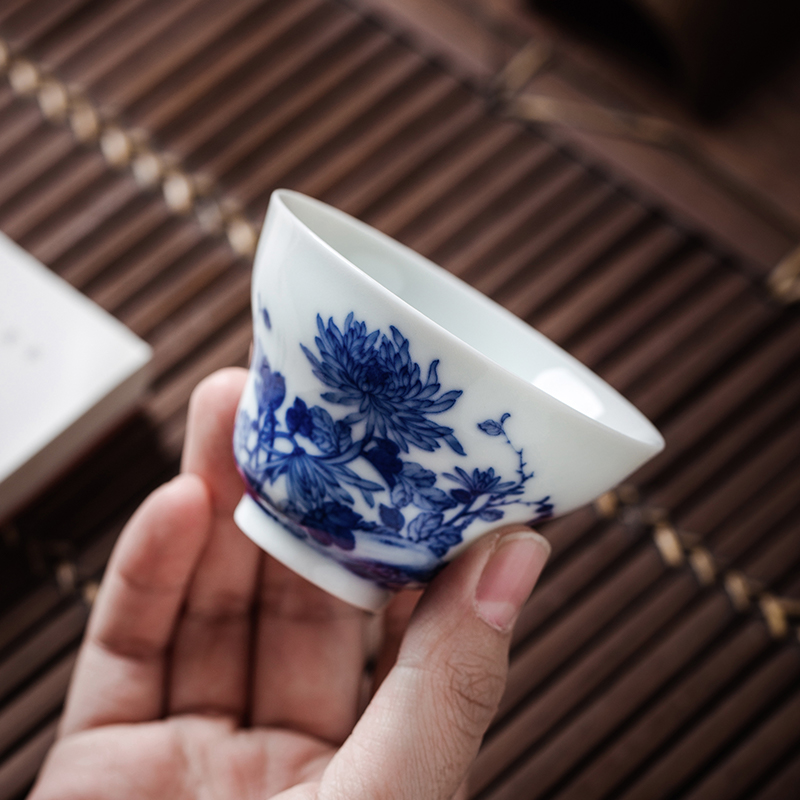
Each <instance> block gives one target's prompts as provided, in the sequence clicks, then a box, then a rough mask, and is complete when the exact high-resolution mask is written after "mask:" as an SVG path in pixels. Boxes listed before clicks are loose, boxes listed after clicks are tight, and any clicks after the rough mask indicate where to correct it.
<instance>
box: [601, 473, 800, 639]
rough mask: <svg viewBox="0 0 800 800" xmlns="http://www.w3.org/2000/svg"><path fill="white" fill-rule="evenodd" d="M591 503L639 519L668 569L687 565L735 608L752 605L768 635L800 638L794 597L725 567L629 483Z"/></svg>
mask: <svg viewBox="0 0 800 800" xmlns="http://www.w3.org/2000/svg"><path fill="white" fill-rule="evenodd" d="M594 509H595V512H596V513H597V516H598V517H600V518H601V519H606V520H620V521H622V522H623V524H624V523H625V521H626V518H628V519H630V518H633V519H635V520H636V521H637V524H644V525H645V526H646V528H647V529H648V530H649V532H650V535H651V537H652V539H653V543H654V544H655V547H656V549H657V550H658V553H659V555H660V556H661V560H662V561H663V562H664V564H665V565H666V566H668V567H670V568H672V569H680V568H684V567H687V566H688V567H689V568H690V569H691V570H692V572H693V573H694V575H695V577H696V578H697V581H698V583H699V584H700V585H701V586H704V587H710V586H714V585H721V586H722V588H723V589H724V590H725V593H726V594H727V595H728V598H729V599H730V601H731V605H732V606H733V608H734V609H735V610H736V611H737V612H739V613H740V614H747V613H750V611H751V610H753V609H757V610H758V612H759V613H760V614H761V616H762V617H763V619H764V622H765V624H766V626H767V629H768V630H769V633H770V635H771V636H772V637H773V638H775V639H786V638H788V637H789V636H790V635H792V636H793V637H794V638H795V639H796V641H797V642H798V643H800V600H796V599H794V598H789V597H778V596H776V595H775V594H773V593H772V592H769V591H767V590H766V589H765V588H764V586H763V585H762V584H761V582H760V581H757V580H755V579H754V578H750V577H748V576H747V575H745V574H744V573H743V572H741V571H740V570H737V569H725V568H724V567H723V566H722V565H721V564H720V562H719V559H718V558H717V557H716V556H715V555H714V554H713V553H712V552H711V550H709V549H708V548H707V547H704V546H703V545H702V544H701V543H700V537H699V536H698V535H697V534H693V533H690V532H687V531H683V530H681V529H680V528H679V527H678V526H676V525H675V524H674V523H673V522H672V521H671V520H670V518H669V512H667V511H665V510H664V509H662V508H655V507H653V506H648V505H646V504H644V503H641V502H640V501H639V495H638V491H637V490H636V488H635V487H634V486H631V485H630V484H623V485H621V486H619V487H617V488H616V489H612V490H611V491H610V492H606V493H605V494H604V495H602V496H601V497H599V498H598V499H597V500H596V501H595V503H594ZM631 512H633V513H631Z"/></svg>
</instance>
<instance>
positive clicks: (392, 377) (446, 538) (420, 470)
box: [234, 307, 554, 588]
mask: <svg viewBox="0 0 800 800" xmlns="http://www.w3.org/2000/svg"><path fill="white" fill-rule="evenodd" d="M260 317H261V321H262V322H263V327H264V330H265V332H266V333H267V334H268V333H269V331H270V329H271V325H270V318H269V314H268V312H267V310H266V308H264V307H262V308H261V309H260ZM317 330H318V335H317V336H316V337H315V340H314V344H315V346H316V352H313V351H312V350H311V349H310V348H309V347H307V346H306V345H305V344H300V350H301V353H302V354H303V355H304V356H305V358H306V360H307V361H308V363H309V365H310V367H311V370H312V372H313V374H314V376H315V377H316V378H317V379H318V380H319V381H320V384H321V387H320V388H321V389H322V391H321V392H320V394H319V399H320V400H321V401H323V403H324V405H312V406H310V407H309V405H308V404H307V403H306V402H305V401H304V400H303V399H301V398H300V397H297V396H295V397H294V399H293V400H290V399H289V397H288V394H289V393H288V390H287V385H286V379H285V378H284V376H283V375H282V374H281V373H280V372H276V371H273V370H272V369H271V367H270V363H269V360H268V358H267V357H266V355H265V354H264V352H263V350H262V348H261V346H260V343H259V337H258V336H256V337H255V342H256V344H255V350H254V354H253V359H254V364H253V367H254V368H255V369H254V392H255V402H256V408H257V410H256V409H253V410H256V413H255V415H253V414H251V413H250V412H249V411H248V410H247V409H246V408H244V407H243V408H241V409H240V411H239V414H238V417H237V423H236V435H235V441H234V448H235V453H236V458H237V461H238V464H239V468H240V470H241V472H242V475H243V477H244V479H245V481H246V484H247V486H248V490H249V492H250V494H251V496H252V497H253V498H254V499H255V500H256V501H257V502H258V503H259V505H260V506H261V508H262V509H264V511H265V512H266V513H268V514H270V515H271V516H273V517H275V518H276V519H278V520H279V521H280V522H281V523H283V524H284V526H286V527H287V528H288V529H289V530H290V531H292V532H293V533H294V534H295V535H297V536H299V537H300V538H303V539H305V540H306V541H309V543H311V544H313V545H314V546H316V547H318V548H320V549H325V550H326V551H328V552H329V554H331V555H333V556H334V557H335V558H336V559H337V561H339V562H341V563H342V564H343V565H344V566H346V567H347V568H348V569H350V570H351V571H352V572H354V573H355V574H357V575H360V576H362V577H366V578H369V579H371V580H373V581H375V582H377V583H378V584H380V585H382V586H386V587H388V588H398V587H401V586H408V585H414V584H421V583H425V582H427V581H429V580H430V579H431V578H432V577H433V576H434V575H435V574H436V572H438V570H439V569H440V568H441V566H443V562H442V559H443V558H444V557H445V556H446V555H447V553H448V552H449V551H450V550H451V549H452V548H453V547H455V546H456V545H458V544H460V543H461V542H462V541H463V540H464V534H465V532H466V531H467V530H468V528H469V527H470V526H471V525H472V524H473V523H475V522H476V521H477V520H482V521H483V522H498V523H499V522H500V521H501V520H502V519H503V517H504V515H505V508H506V507H507V506H509V505H524V506H529V507H530V508H531V512H532V513H531V517H532V520H531V521H532V522H538V521H541V520H542V519H546V518H548V517H550V516H551V515H552V513H553V510H554V506H553V503H552V501H551V498H550V497H549V496H546V497H542V498H541V499H538V500H525V499H523V496H524V495H525V493H526V491H527V489H526V484H528V482H529V481H531V480H532V479H533V477H534V473H533V471H529V470H528V469H527V467H528V465H527V463H526V462H525V459H524V454H523V451H522V449H521V448H520V449H517V448H516V447H515V446H514V444H513V443H512V441H511V439H510V438H509V436H508V434H507V433H506V430H505V423H506V421H507V420H508V419H509V417H510V414H503V415H502V417H501V418H500V419H499V420H493V419H487V420H484V421H482V422H479V423H476V425H477V427H478V429H479V430H481V431H482V432H483V433H484V434H486V436H487V437H490V438H496V439H498V440H499V441H500V442H502V443H503V445H504V446H505V447H509V448H511V449H512V450H513V452H514V453H515V455H516V461H517V469H516V474H515V475H514V476H513V478H512V477H509V478H507V479H506V478H504V477H502V476H501V475H499V474H497V473H496V471H495V469H494V468H493V467H491V466H488V467H485V468H478V467H473V468H472V469H464V468H463V467H462V466H460V465H459V464H458V463H456V461H457V460H460V459H461V458H464V457H466V455H467V454H466V453H465V451H464V448H463V447H462V445H461V443H460V442H459V440H458V438H457V436H456V432H455V431H454V430H453V428H451V427H448V426H447V425H444V424H442V421H443V419H444V420H446V413H447V411H449V410H450V409H451V408H452V407H453V406H454V405H455V404H456V403H457V402H458V399H459V397H461V395H462V391H461V390H460V389H450V390H447V391H443V390H442V387H441V384H440V383H439V379H438V375H437V368H438V365H439V362H438V360H434V361H433V362H431V364H430V365H429V366H428V368H427V371H426V372H425V373H424V377H423V370H422V369H421V368H420V365H419V364H417V363H416V362H415V361H414V360H413V359H412V356H411V345H410V343H409V341H408V339H407V338H405V337H404V336H403V334H402V333H401V331H399V330H398V329H397V328H395V327H391V328H390V330H389V332H388V333H384V332H382V331H380V330H374V331H369V330H368V329H367V325H366V324H365V323H364V322H361V321H358V320H356V319H355V317H354V314H353V313H350V314H349V315H348V316H347V318H346V319H345V321H344V325H343V326H342V327H341V328H340V327H339V326H338V325H337V324H336V323H335V322H334V320H333V318H329V319H328V322H327V324H325V322H324V321H323V319H322V317H321V316H319V315H318V316H317ZM298 355H300V354H298ZM487 444H488V441H487ZM443 446H444V447H447V448H449V450H450V451H452V453H453V456H454V466H453V467H452V469H451V470H448V471H445V472H442V473H441V474H436V473H435V472H433V471H432V470H430V469H427V468H425V467H423V466H422V465H421V464H420V463H418V462H417V461H415V460H414V457H413V454H414V452H415V451H427V452H432V451H434V450H438V449H439V448H441V447H443ZM279 483H280V484H282V486H281V487H280V488H281V489H282V491H280V492H273V494H276V495H280V496H284V497H286V500H285V501H284V502H281V503H279V502H277V501H276V500H275V499H274V498H273V497H271V489H273V487H277V485H278V484H279ZM358 496H360V497H361V498H362V499H363V501H364V504H365V505H366V509H369V513H367V512H366V511H365V508H364V505H363V504H357V502H356V497H358ZM357 505H358V506H359V508H360V511H359V510H357V508H356V506H357ZM357 543H358V544H360V545H364V546H362V547H359V548H358V550H357V549H356V546H357ZM354 550H356V552H353V551H354ZM359 551H366V552H367V553H368V554H373V556H374V554H375V553H376V552H379V553H381V557H380V558H376V557H369V556H367V557H365V556H364V555H363V554H362V553H360V552H359ZM412 551H413V554H414V557H413V558H410V559H409V558H408V555H409V553H411V552H412Z"/></svg>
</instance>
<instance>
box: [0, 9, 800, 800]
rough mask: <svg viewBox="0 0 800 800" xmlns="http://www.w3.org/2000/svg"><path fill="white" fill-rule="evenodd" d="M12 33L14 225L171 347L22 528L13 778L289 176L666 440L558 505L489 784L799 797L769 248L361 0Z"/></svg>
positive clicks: (794, 441) (572, 791)
mask: <svg viewBox="0 0 800 800" xmlns="http://www.w3.org/2000/svg"><path fill="white" fill-rule="evenodd" d="M0 37H2V47H0V63H2V65H3V72H4V77H3V78H2V80H0V228H2V230H3V231H5V232H6V233H7V234H9V235H10V236H11V237H13V238H14V239H15V240H16V241H18V242H19V243H20V244H22V245H23V246H25V247H26V248H28V249H29V250H30V251H31V252H32V253H34V254H35V255H36V256H38V257H39V258H40V259H41V260H42V261H44V262H45V263H46V264H48V265H49V266H50V267H51V268H52V269H53V270H54V271H55V272H57V273H58V274H60V275H61V276H63V277H64V278H66V279H67V280H68V281H70V282H71V283H72V284H74V285H75V286H77V287H78V288H79V289H80V290H81V291H83V292H84V293H86V294H87V295H88V296H89V297H91V298H92V299H93V300H95V301H96V302H98V303H99V304H100V305H102V306H103V307H104V308H106V309H108V310H109V311H110V312H111V313H113V314H114V315H115V316H117V317H118V318H119V319H121V320H122V321H123V322H124V323H125V324H126V325H128V326H129V327H130V328H131V329H132V330H133V331H135V332H136V333H137V334H138V335H140V336H142V337H143V338H145V339H146V340H147V341H148V342H150V343H151V344H152V346H153V347H154V350H155V379H154V382H153V386H152V391H151V393H150V394H149V395H148V397H147V398H146V401H145V403H144V407H143V410H142V412H141V413H140V414H139V415H137V416H136V417H135V418H134V419H132V420H130V421H129V422H128V423H126V424H125V425H124V426H123V427H122V428H121V429H120V430H118V431H117V432H116V433H115V434H114V436H112V437H111V438H110V439H109V440H108V441H106V442H105V443H104V444H103V445H102V446H101V447H100V448H98V449H97V451H96V452H94V453H93V454H92V455H91V456H90V457H89V458H88V459H87V460H85V462H84V463H83V464H82V465H81V466H80V467H79V468H76V469H74V470H73V471H72V472H71V473H70V474H68V475H66V476H64V477H63V479H62V480H61V481H60V482H59V483H58V484H57V485H56V486H55V487H54V488H53V490H52V491H51V492H49V493H48V494H47V496H46V497H45V498H43V499H42V500H41V501H40V502H38V503H35V504H33V505H32V506H31V507H30V508H29V509H27V510H25V511H24V512H23V513H21V514H20V515H19V516H18V517H17V518H16V519H15V520H13V521H12V523H11V524H9V525H7V526H5V527H4V528H3V529H2V538H1V539H0V800H5V798H14V797H17V796H20V795H21V794H22V793H24V791H25V790H26V787H27V786H28V785H29V784H30V781H31V780H32V778H33V776H34V774H35V772H36V770H37V768H38V766H39V764H40V763H41V760H42V758H43V755H44V753H45V752H46V749H47V747H48V746H49V745H50V743H51V742H52V739H53V735H54V729H55V725H56V721H57V718H58V714H59V711H60V707H61V703H62V700H63V696H64V692H65V689H66V685H67V681H68V678H69V674H70V670H71V668H72V666H73V663H74V659H75V652H76V648H77V645H78V643H79V640H80V636H81V633H82V630H83V626H84V624H85V621H86V617H87V614H88V609H89V607H90V605H91V601H92V598H93V596H94V592H95V591H96V587H97V580H98V579H99V577H100V575H101V574H102V569H103V565H104V563H105V560H106V558H107V557H108V553H109V551H110V548H111V547H112V545H113V542H114V539H115V538H116V536H117V534H118V532H119V530H120V528H121V526H122V525H123V524H124V522H125V520H126V519H127V517H128V516H129V514H130V513H131V511H132V510H133V508H135V506H136V505H137V503H138V502H139V501H140V500H141V498H142V497H143V496H144V495H145V494H146V493H147V492H148V491H149V490H150V489H152V488H153V487H154V486H156V485H157V484H159V483H160V482H162V481H163V480H164V479H165V478H168V477H169V476H171V475H172V474H173V473H174V472H175V471H176V469H177V460H178V457H179V454H180V448H181V443H182V438H183V433H184V420H185V413H186V404H187V401H188V398H189V394H190V392H191V390H192V388H193V387H194V385H195V384H196V383H197V382H198V381H199V380H200V379H201V378H202V377H203V376H205V375H207V374H208V373H210V372H211V371H213V370H214V369H217V368H218V367H222V366H225V365H230V364H241V365H244V364H245V363H246V359H247V354H248V348H249V343H250V311H249V288H248V287H249V277H250V268H251V260H250V259H251V254H252V248H253V245H254V242H255V238H256V236H257V232H258V226H259V224H260V221H261V219H262V218H263V214H264V211H265V208H266V203H267V200H268V197H269V194H270V192H271V191H272V189H274V188H276V187H278V186H285V187H289V188H294V189H298V190H300V191H303V192H306V193H309V194H312V195H314V196H317V197H319V198H321V199H323V200H325V201H327V202H329V203H332V204H334V205H336V206H338V207H340V208H343V209H344V210H346V211H348V212H350V213H352V214H355V215H357V216H359V217H360V218H362V219H364V220H365V221H367V222H369V223H371V224H373V225H375V226H377V227H378V228H380V229H382V230H384V231H386V232H387V233H389V234H391V235H393V236H395V237H397V238H399V239H400V240H401V241H403V242H405V243H406V244H408V245H410V246H411V247H413V248H415V249H417V250H419V251H420V252H422V253H424V254H425V255H427V256H429V257H431V258H432V259H433V260H435V261H437V262H439V263H441V264H442V265H443V266H445V267H446V268H448V269H449V270H451V271H452V272H454V273H456V274H457V275H460V276H461V277H463V278H464V279H465V280H467V281H469V282H470V283H472V284H473V285H475V286H477V287H478V288H479V289H480V290H482V291H483V292H485V293H487V294H488V295H490V296H492V297H494V298H495V299H497V300H498V301H499V302H501V303H502V304H504V305H505V306H507V307H508V308H510V309H511V310H512V311H513V312H515V313H516V314H518V315H519V316H520V317H522V318H524V319H525V320H527V321H528V322H530V323H531V324H533V325H534V326H535V327H537V328H538V329H539V330H541V331H542V332H543V333H545V334H547V335H548V336H550V337H551V338H553V339H554V340H555V341H557V342H558V343H559V344H561V345H562V346H564V347H566V348H567V349H568V350H570V351H571V352H572V353H574V354H575V355H576V356H577V357H578V358H580V359H581V360H583V361H584V362H585V363H587V364H588V365H589V366H591V367H592V368H593V369H595V370H596V371H598V372H599V373H600V374H601V375H602V376H603V377H605V378H606V379H607V380H608V381H610V382H611V383H612V384H613V385H614V386H616V387H617V388H618V389H620V390H621V391H622V392H623V393H624V394H626V395H627V396H628V397H629V398H630V399H631V400H632V401H633V402H634V403H636V404H637V405H638V406H639V407H640V408H641V409H642V410H643V411H644V413H645V414H647V415H648V416H650V417H651V418H652V419H654V421H655V422H656V424H657V425H658V426H659V427H660V429H661V430H662V431H663V433H664V435H665V437H666V440H667V448H666V450H665V451H664V453H663V454H662V455H661V456H659V457H658V458H657V459H656V460H655V461H654V462H652V463H651V464H649V465H647V466H646V467H645V468H644V469H643V470H641V471H640V472H639V473H638V474H637V475H635V476H634V477H633V478H632V479H631V481H630V482H629V483H628V484H626V485H625V486H623V487H621V488H620V489H619V490H618V491H616V492H614V493H611V494H609V495H606V496H605V497H603V498H601V500H600V501H599V502H598V503H597V504H596V506H595V507H592V508H585V509H582V510H580V511H578V512H576V513H574V514H572V515H570V516H569V517H567V518H564V519H561V520H556V521H554V522H552V523H549V524H548V525H547V526H546V528H545V529H544V532H545V533H546V534H547V536H548V537H549V539H550V540H551V542H552V544H553V550H554V556H553V558H552V560H551V563H550V564H549V565H548V567H547V570H546V572H545V575H544V577H543V580H542V582H541V585H540V587H539V588H538V589H537V591H536V593H535V594H534V597H533V598H532V600H531V601H530V602H529V604H528V605H527V606H526V608H525V610H524V612H523V615H522V618H521V620H520V623H519V626H518V629H517V632H516V635H515V642H514V647H513V651H512V662H511V674H510V680H509V686H508V690H507V692H506V695H505V698H504V700H503V702H502V705H501V708H500V711H499V713H498V715H497V719H496V721H495V722H494V724H493V725H492V727H491V729H490V731H489V733H488V735H487V737H486V741H485V744H484V747H483V749H482V751H481V753H480V755H479V757H478V760H477V763H476V765H475V768H474V771H473V776H472V784H471V786H472V789H471V791H472V796H473V797H474V798H480V800H507V799H510V798H515V799H516V798H526V799H527V798H558V800H567V799H568V798H570V799H571V798H575V800H578V799H580V800H591V799H592V798H598V799H599V798H608V797H621V798H625V799H626V800H633V798H642V799H644V798H648V800H649V798H679V797H680V798H704V799H705V798H720V800H721V799H722V798H725V800H731V799H732V798H758V800H779V799H783V798H787V799H788V798H796V797H798V796H800V789H798V787H800V641H799V640H798V636H800V634H799V633H798V627H797V614H798V611H800V608H798V605H799V604H798V598H800V532H798V528H799V527H800V447H799V445H800V403H799V402H798V399H800V370H798V364H799V363H800V322H799V321H798V313H797V310H796V308H793V307H786V306H782V305H780V304H779V303H777V302H776V301H775V300H773V299H771V297H770V295H769V294H768V292H767V291H766V290H765V289H764V286H763V284H762V276H763V272H764V270H763V268H761V267H760V266H759V265H753V264H751V263H748V262H747V260H746V259H744V258H742V257H740V256H739V255H738V254H737V253H734V252H724V251H722V250H721V249H720V248H719V247H717V246H716V245H715V244H714V243H713V242H711V241H709V240H708V239H707V238H705V237H704V236H703V234H702V232H699V231H694V230H687V229H686V228H685V227H682V226H681V225H679V224H677V223H676V222H675V221H674V220H673V219H672V218H671V216H670V213H669V209H664V208H655V207H651V206H650V205H648V204H647V203H646V202H643V201H642V200H641V199H640V197H639V195H638V194H637V189H636V187H635V186H630V185H623V184H621V183H620V181H619V180H617V179H616V178H615V176H614V175H612V174H608V173H606V172H603V171H602V170H600V169H598V168H596V167H595V166H593V165H592V164H589V163H585V162H584V161H582V160H581V159H579V158H578V157H577V156H576V155H575V154H574V153H572V152H570V151H569V150H568V149H565V148H564V147H563V146H561V145H559V144H558V143H557V142H556V141H554V140H553V139H551V138H549V137H548V135H547V133H546V132H542V131H539V130H537V129H536V128H534V127H532V126H526V125H523V124H521V123H518V122H515V121H514V120H511V119H507V118H504V117H500V116H498V115H495V114H494V113H493V111H492V107H491V104H490V103H489V102H488V100H487V97H486V95H485V94H484V93H482V91H480V90H479V88H477V87H476V86H472V85H470V84H469V83H465V82H464V81H463V80H457V79H456V78H455V77H453V76H452V75H451V74H450V73H449V72H448V69H447V68H446V67H445V66H444V65H442V64H441V63H438V62H437V61H436V60H434V59H431V58H430V57H428V56H427V55H426V54H425V53H423V52H419V51H418V50H417V49H415V48H414V46H412V45H411V44H410V43H409V41H408V40H406V39H405V38H404V37H403V35H402V32H398V31H396V30H394V31H391V32H390V31H387V30H386V29H385V28H384V26H383V25H382V23H380V22H378V21H376V20H374V19H370V18H367V17H364V16H363V15H361V14H360V13H357V12H356V11H354V10H353V9H352V8H350V7H349V6H348V5H346V4H342V3H341V2H338V0H227V2H225V3H224V4H221V3H219V2H218V0H173V2H171V3H162V2H159V1H158V0H5V2H4V3H2V4H0ZM792 598H794V600H793V599H792Z"/></svg>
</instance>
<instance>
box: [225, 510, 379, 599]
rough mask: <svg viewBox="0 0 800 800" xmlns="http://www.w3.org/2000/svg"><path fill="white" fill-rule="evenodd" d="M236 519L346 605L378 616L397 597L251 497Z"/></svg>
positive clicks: (264, 545)
mask: <svg viewBox="0 0 800 800" xmlns="http://www.w3.org/2000/svg"><path fill="white" fill-rule="evenodd" d="M233 519H234V521H235V522H236V524H237V525H238V526H239V528H240V529H241V530H242V531H243V532H244V533H245V534H246V535H247V536H248V537H249V538H250V539H252V540H253V541H254V542H255V543H256V544H257V545H258V546H259V547H260V548H261V549H262V550H265V551H266V552H267V553H269V554H270V555H271V556H272V557H273V558H274V559H275V560H276V561H280V562H281V564H284V565H285V566H287V567H289V569H291V570H292V571H293V572H296V573H297V574H298V575H300V576H301V577H303V578H305V579H306V580H307V581H309V582H310V583H313V584H314V585H315V586H319V587H320V589H324V590H325V591H326V592H328V594H332V595H333V596H334V597H338V598H339V599H340V600H344V602H345V603H349V604H350V605H352V606H356V607H357V608H362V609H364V610H365V611H371V612H373V613H377V612H378V611H381V610H382V609H383V608H385V606H386V604H387V603H388V602H389V601H390V600H391V599H392V597H394V592H392V591H390V590H388V589H382V588H381V587H380V586H376V585H375V584H374V583H372V581H369V580H366V579H365V578H360V577H359V576H358V575H354V574H353V573H352V572H350V570H348V569H346V568H345V567H343V566H342V565H341V564H339V563H337V562H336V561H335V560H334V559H332V558H327V557H326V556H324V555H322V553H319V552H317V551H316V550H314V549H313V548H311V547H309V546H308V545H307V544H304V543H303V542H302V541H301V540H300V539H298V538H297V537H296V536H295V535H294V534H292V533H290V532H289V531H287V530H286V528H284V527H283V525H281V523H280V522H278V521H277V520H275V519H273V518H272V517H270V516H269V515H268V514H267V513H266V512H265V511H264V510H263V509H262V508H261V507H260V506H259V505H258V503H256V501H255V500H253V498H252V497H250V495H247V494H246V495H244V497H242V499H241V500H240V501H239V505H238V506H237V507H236V511H234V512H233Z"/></svg>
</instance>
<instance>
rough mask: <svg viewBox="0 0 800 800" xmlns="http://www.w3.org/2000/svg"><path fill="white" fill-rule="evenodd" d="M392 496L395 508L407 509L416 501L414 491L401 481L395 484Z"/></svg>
mask: <svg viewBox="0 0 800 800" xmlns="http://www.w3.org/2000/svg"><path fill="white" fill-rule="evenodd" d="M390 496H391V498H392V505H393V506H394V507H395V508H405V507H406V506H407V505H408V504H409V503H410V502H411V501H412V500H413V499H414V490H413V489H412V488H411V487H410V486H409V485H408V484H407V483H406V482H405V481H400V483H397V484H395V486H394V488H393V489H392V491H391V495H390Z"/></svg>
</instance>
